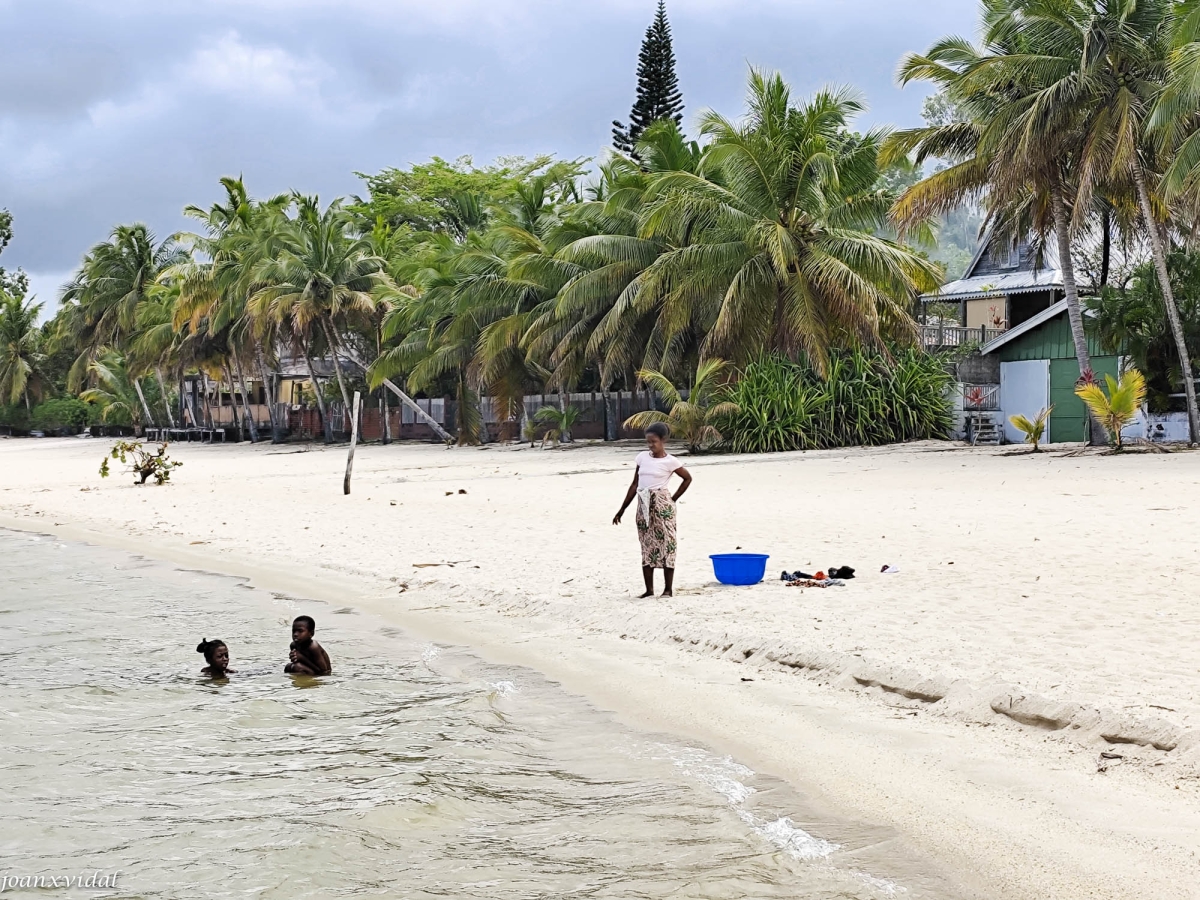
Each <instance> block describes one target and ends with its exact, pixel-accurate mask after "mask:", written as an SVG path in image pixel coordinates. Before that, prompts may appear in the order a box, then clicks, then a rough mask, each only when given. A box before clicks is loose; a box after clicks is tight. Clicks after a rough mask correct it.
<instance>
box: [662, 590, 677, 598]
mask: <svg viewBox="0 0 1200 900" xmlns="http://www.w3.org/2000/svg"><path fill="white" fill-rule="evenodd" d="M660 596H663V597H674V596H675V592H674V591H663V592H662V594H661V595H660Z"/></svg>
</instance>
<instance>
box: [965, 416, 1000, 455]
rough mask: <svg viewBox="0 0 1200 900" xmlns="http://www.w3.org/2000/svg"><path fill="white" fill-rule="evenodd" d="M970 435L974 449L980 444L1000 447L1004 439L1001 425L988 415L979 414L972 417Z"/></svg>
mask: <svg viewBox="0 0 1200 900" xmlns="http://www.w3.org/2000/svg"><path fill="white" fill-rule="evenodd" d="M969 433H970V435H971V446H972V447H974V446H977V445H979V444H985V445H991V446H999V445H1000V441H1001V438H1002V437H1003V433H1002V432H1001V430H1000V425H999V424H998V423H997V422H996V421H995V420H993V419H992V417H991V416H990V415H988V414H986V413H978V414H976V415H974V416H972V417H971V421H970V423H969Z"/></svg>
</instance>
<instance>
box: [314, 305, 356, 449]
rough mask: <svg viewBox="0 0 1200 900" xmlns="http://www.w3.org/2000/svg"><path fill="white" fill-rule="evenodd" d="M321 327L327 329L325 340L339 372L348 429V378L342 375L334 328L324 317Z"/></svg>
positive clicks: (335, 368)
mask: <svg viewBox="0 0 1200 900" xmlns="http://www.w3.org/2000/svg"><path fill="white" fill-rule="evenodd" d="M321 327H322V328H324V329H325V340H326V342H327V343H328V344H329V355H330V356H332V357H333V371H334V372H335V373H336V374H337V383H338V388H339V389H340V390H341V392H342V404H343V405H344V406H345V407H346V423H347V430H349V428H350V424H349V423H350V416H351V408H350V395H349V394H348V393H347V392H346V380H345V379H344V378H343V377H342V363H341V361H340V360H339V359H338V352H337V344H336V343H335V342H334V340H333V338H334V334H333V329H332V328H330V327H329V323H328V322H326V321H325V320H324V319H322V320H321Z"/></svg>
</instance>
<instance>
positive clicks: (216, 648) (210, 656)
mask: <svg viewBox="0 0 1200 900" xmlns="http://www.w3.org/2000/svg"><path fill="white" fill-rule="evenodd" d="M196 652H197V653H203V654H204V660H205V662H207V663H208V665H207V666H205V667H204V668H203V669H201V670H200V674H201V675H207V676H209V677H210V678H224V677H225V676H226V675H229V674H231V673H233V672H234V671H235V670H234V669H231V668H229V648H228V647H226V646H225V642H224V641H210V640H209V639H208V638H205V639H204V640H202V641H201V642H200V643H199V644H197V645H196Z"/></svg>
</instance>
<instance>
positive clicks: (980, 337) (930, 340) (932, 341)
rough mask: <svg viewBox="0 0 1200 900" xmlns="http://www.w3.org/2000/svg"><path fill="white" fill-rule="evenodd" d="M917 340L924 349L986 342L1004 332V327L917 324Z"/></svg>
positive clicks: (938, 348)
mask: <svg viewBox="0 0 1200 900" xmlns="http://www.w3.org/2000/svg"><path fill="white" fill-rule="evenodd" d="M917 327H918V329H919V335H920V336H919V340H920V342H921V346H922V347H924V348H925V349H926V350H940V349H942V348H944V347H962V346H963V345H965V344H972V343H974V344H980V345H983V344H986V343H987V342H988V341H990V340H992V339H993V338H998V337H999V336H1000V335H1002V334H1004V332H1005V331H1007V329H1005V328H984V327H979V328H964V327H963V326H961V325H918V326H917Z"/></svg>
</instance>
